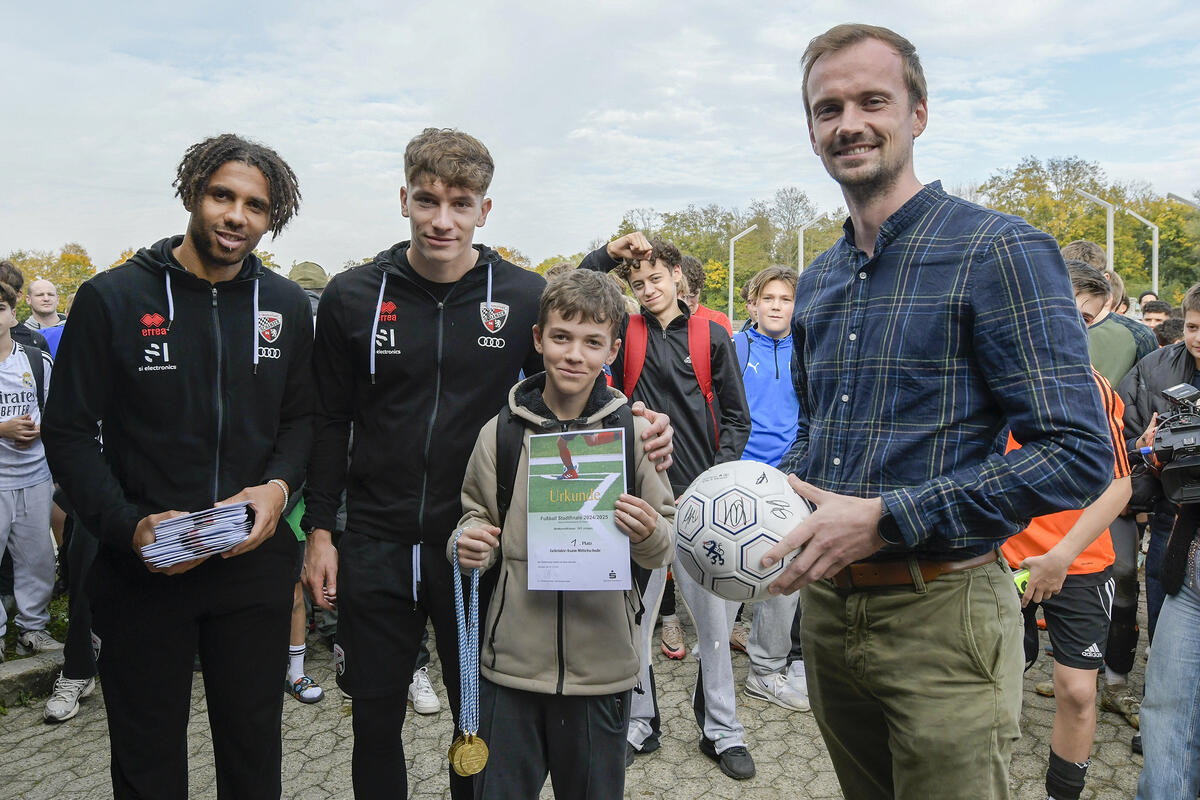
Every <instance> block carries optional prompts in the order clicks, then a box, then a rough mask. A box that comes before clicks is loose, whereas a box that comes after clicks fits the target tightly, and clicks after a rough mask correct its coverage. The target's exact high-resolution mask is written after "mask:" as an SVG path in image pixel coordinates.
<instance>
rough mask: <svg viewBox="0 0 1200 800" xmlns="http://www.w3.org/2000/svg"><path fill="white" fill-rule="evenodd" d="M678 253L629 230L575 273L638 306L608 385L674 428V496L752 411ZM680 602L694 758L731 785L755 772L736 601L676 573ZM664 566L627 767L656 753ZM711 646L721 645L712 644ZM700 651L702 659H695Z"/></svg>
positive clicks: (731, 455)
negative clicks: (699, 313) (739, 698)
mask: <svg viewBox="0 0 1200 800" xmlns="http://www.w3.org/2000/svg"><path fill="white" fill-rule="evenodd" d="M681 260H682V256H681V255H680V252H679V249H678V248H676V247H675V245H673V244H671V243H670V242H664V241H660V240H658V239H655V240H647V239H646V237H645V236H644V235H643V234H642V233H640V232H635V233H631V234H628V235H626V236H622V237H620V238H619V239H616V240H614V241H612V242H609V243H608V245H607V246H605V247H603V248H600V249H598V250H596V251H595V252H593V253H590V254H589V255H588V256H587V257H586V258H584V260H583V262H582V263H581V264H580V267H581V268H585V269H593V270H597V271H603V272H607V271H611V270H616V271H617V274H618V275H620V277H622V278H624V279H625V280H626V281H627V282H628V283H629V286H630V288H631V289H632V290H633V295H634V297H635V298H636V299H637V301H638V303H640V304H641V313H639V314H631V315H630V316H629V317H628V319H627V320H626V322H625V324H623V325H622V326H621V331H620V334H621V349H620V352H619V353H618V354H617V357H616V360H615V361H614V362H613V365H612V375H613V385H614V386H615V387H616V388H618V389H620V390H621V391H622V392H624V393H625V395H626V396H627V397H628V398H629V399H630V401H631V402H632V401H635V400H641V401H643V402H645V403H646V404H647V405H648V406H652V407H653V408H655V409H656V410H659V411H663V412H666V413H667V414H668V415H669V416H670V418H671V424H672V426H673V427H674V429H675V438H674V444H675V451H674V458H675V463H674V464H673V465H672V466H671V468H670V469H669V470H668V472H667V476H668V478H669V479H670V482H671V488H672V491H674V493H675V495H676V497H678V496H679V495H680V494H682V493H683V491H684V490H685V489H687V487H688V485H689V484H690V483H691V482H692V481H693V480H695V479H696V477H697V476H698V475H699V474H700V473H701V472H703V471H704V470H706V469H708V468H709V467H711V466H713V465H714V464H719V463H723V462H726V461H736V460H738V459H739V458H741V455H742V448H744V447H745V445H746V440H747V438H748V437H749V435H750V411H749V408H748V407H747V405H746V395H745V392H744V390H743V389H742V377H741V373H740V370H739V369H738V366H737V359H736V357H735V354H734V351H733V345H732V342H731V341H730V339H729V334H728V333H726V331H725V329H724V328H722V327H721V326H720V325H718V324H717V323H715V322H712V321H710V320H705V319H700V318H697V317H693V316H691V314H690V313H689V312H688V307H687V305H686V304H685V303H684V302H683V301H682V299H681V298H680V297H679V295H678V284H679V282H680V280H681V279H682V277H683V275H682V271H681V269H680V262H681ZM675 579H676V581H677V582H678V584H679V588H680V591H681V592H682V594H683V599H684V601H685V602H686V603H687V605H688V610H689V611H690V612H691V614H692V618H693V620H694V621H695V623H696V632H697V636H698V638H699V640H700V643H701V646H700V647H698V648H697V650H696V658H697V660H699V661H700V669H699V670H698V671H697V678H696V690H695V693H694V695H693V705H694V708H695V712H696V723H697V724H698V725H699V726H700V728H701V730H702V735H701V737H700V751H701V752H702V753H704V754H705V755H706V756H708V757H709V758H711V759H712V760H713V761H716V762H717V763H718V764H719V765H720V766H721V771H722V772H724V773H725V774H726V775H729V776H730V777H732V778H736V779H742V778H749V777H752V776H753V775H754V760H753V759H752V758H751V757H750V753H749V751H747V750H746V746H745V732H744V730H743V728H742V725H741V723H739V722H738V720H737V714H736V709H735V697H736V693H737V692H736V687H735V685H734V682H733V665H732V662H731V661H730V655H729V648H728V646H727V643H728V642H729V635H730V632H731V631H732V628H733V617H734V614H735V613H736V611H737V603H731V602H728V601H726V600H722V599H721V598H719V597H717V596H715V595H712V594H709V593H708V592H706V591H705V590H703V589H701V588H700V587H699V586H698V585H697V584H696V583H695V582H694V581H692V580H691V579H690V578H688V577H687V576H686V574H684V573H677V574H676V575H675ZM665 581H666V569H665V568H663V569H658V570H654V571H653V572H652V573H651V576H650V579H649V582H648V583H647V588H646V590H645V594H644V597H643V604H644V606H645V608H646V609H647V611H648V612H651V613H648V614H646V615H645V616H644V617H643V619H644V620H645V623H644V625H643V627H644V630H643V631H642V659H643V665H642V674H641V676H640V688H641V690H642V693H635V694H634V697H633V702H632V709H631V712H632V713H631V719H630V723H629V735H628V741H629V750H628V751H627V754H626V760H627V762H629V761H632V758H633V755H634V753H635V752H641V753H648V752H651V751H653V750H656V749H658V747H659V717H658V708H657V703H656V701H655V698H654V680H653V675H652V670H651V669H650V659H649V635H650V632H649V629H650V628H652V627H653V620H654V619H655V618H656V617H657V609H658V603H659V601H660V599H661V594H662V588H663V585H664V583H665ZM712 642H719V643H720V644H721V646H720V647H713V646H711V644H710V643H712ZM701 652H703V657H701Z"/></svg>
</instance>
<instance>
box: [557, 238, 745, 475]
mask: <svg viewBox="0 0 1200 800" xmlns="http://www.w3.org/2000/svg"><path fill="white" fill-rule="evenodd" d="M618 263H619V262H617V261H614V260H613V259H612V258H611V257H609V255H608V252H607V250H606V249H605V248H603V247H601V248H599V249H597V250H595V251H593V252H591V253H589V254H588V255H587V256H585V257H584V259H583V261H582V262H580V264H579V268H580V269H591V270H595V271H597V272H608V271H610V270H613V269H615V268H616V267H617V265H618ZM678 302H679V308H680V311H682V313H681V314H680V315H679V316H677V317H675V319H673V320H671V322H670V323H669V324H668V325H667V329H666V330H663V328H662V325H661V324H659V321H658V318H657V317H655V316H654V315H653V314H651V313H650V312H649V311H648V310H646V309H645V308H643V309H642V317H644V318H645V320H646V334H647V335H646V361H645V363H644V364H643V366H642V373H641V375H640V376H639V377H638V382H637V386H635V387H634V389H633V396H632V397H630V398H629V401H630V402H631V403H632V402H634V401H637V400H641V401H642V402H643V403H645V404H646V407H647V408H651V409H653V410H655V411H662V412H666V414H667V415H668V416H670V418H671V427H672V428H674V429H675V437H674V440H673V444H674V448H673V453H672V458H673V459H674V463H673V464H672V465H671V468H670V469H669V470H667V475H668V476H669V477H670V480H671V488H672V489H674V490H675V491H676V492H677V493H678V492H682V491H683V490H684V489H686V488H687V487H688V486H689V485H690V484H691V482H692V481H694V480H695V479H696V477H697V476H698V475H699V474H700V473H701V472H704V470H706V469H708V468H709V467H711V466H713V465H714V464H723V463H725V462H726V461H737V460H738V459H739V458H741V457H742V450H744V449H745V447H746V442H747V440H749V438H750V407H749V406H748V405H747V404H746V390H745V388H744V387H743V386H742V372H741V369H740V368H739V367H738V364H737V354H736V353H735V352H734V349H733V340H732V339H730V338H729V334H728V333H727V332H726V331H725V329H724V328H722V327H721V326H720V325H718V324H717V323H715V322H712V321H711V320H709V345H708V351H709V360H710V362H711V364H712V390H713V396H714V399H713V410H714V411H715V413H716V415H717V425H718V430H713V416H712V413H710V412H709V410H708V404H707V403H705V402H704V396H703V395H702V394H701V393H700V385H699V384H698V383H697V382H696V373H695V372H694V371H693V370H692V361H691V354H690V353H689V349H688V316H689V314H688V310H687V306H686V305H685V304H684V303H683V302H682V301H678ZM628 326H629V319H628V317H626V318H625V320H624V321H623V322H622V323H621V331H620V332H621V350H620V352H619V353H617V358H616V360H615V361H614V362H613V365H612V376H613V386H615V387H617V388H618V389H620V390H621V391H625V386H624V370H625V346H626V337H625V331H626V329H627V328H628ZM718 435H719V439H718Z"/></svg>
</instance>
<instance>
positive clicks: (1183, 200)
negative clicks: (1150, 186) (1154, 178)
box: [1167, 192, 1200, 211]
mask: <svg viewBox="0 0 1200 800" xmlns="http://www.w3.org/2000/svg"><path fill="white" fill-rule="evenodd" d="M1167 199H1168V200H1174V201H1175V202H1176V203H1183V204H1184V205H1185V206H1190V207H1191V208H1194V209H1196V210H1197V211H1200V203H1197V202H1195V201H1194V200H1188V199H1187V198H1186V197H1180V196H1179V195H1177V194H1174V193H1173V192H1167Z"/></svg>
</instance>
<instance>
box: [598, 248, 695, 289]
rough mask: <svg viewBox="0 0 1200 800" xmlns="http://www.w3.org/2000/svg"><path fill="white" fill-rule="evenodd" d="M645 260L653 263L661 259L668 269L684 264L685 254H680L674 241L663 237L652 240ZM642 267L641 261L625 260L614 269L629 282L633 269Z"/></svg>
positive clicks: (622, 278) (618, 275)
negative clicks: (665, 239) (648, 255)
mask: <svg viewBox="0 0 1200 800" xmlns="http://www.w3.org/2000/svg"><path fill="white" fill-rule="evenodd" d="M644 260H645V261H647V262H649V263H651V264H653V263H654V262H656V261H661V262H663V263H664V264H666V265H667V269H668V270H673V269H675V267H682V266H683V256H682V255H681V254H680V252H679V248H678V247H676V246H675V243H674V242H668V241H664V240H662V239H651V240H650V257H649V258H647V259H644ZM640 268H641V262H639V261H629V260H624V261H622V262H621V263H620V264H618V265H617V267H616V268H615V269H614V270H613V271H614V272H616V273H617V277H619V278H620V279H621V280H623V281H625V282H626V283H628V282H629V280H630V276H631V274H632V273H633V270H635V269H640ZM681 272H682V270H681Z"/></svg>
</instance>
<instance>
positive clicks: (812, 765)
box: [0, 612, 1145, 800]
mask: <svg viewBox="0 0 1200 800" xmlns="http://www.w3.org/2000/svg"><path fill="white" fill-rule="evenodd" d="M681 616H682V617H683V619H684V621H685V635H686V637H687V639H688V641H694V638H693V632H692V631H691V629H690V628H689V627H687V618H686V614H683V615H681ZM1143 616H1144V612H1143ZM1143 630H1145V627H1144V620H1143ZM1044 638H1045V637H1043V639H1044ZM1143 644H1144V639H1143ZM654 658H655V671H656V675H657V676H658V677H657V680H658V686H659V689H660V704H661V707H662V721H663V746H662V749H661V750H659V751H658V752H656V753H653V754H650V755H646V756H638V758H637V760H636V761H635V762H634V765H633V766H632V767H631V768H630V769H629V772H628V777H627V779H626V796H627V797H629V798H651V797H666V796H670V797H671V798H672V800H690V799H691V798H701V797H705V798H709V797H711V798H738V800H757V799H758V798H763V799H764V800H765V799H768V798H788V799H789V800H791V798H838V797H841V796H842V794H841V791H840V790H839V788H838V783H837V778H836V777H835V775H834V772H833V767H832V765H831V764H830V762H829V758H828V757H827V756H826V754H825V748H824V745H823V743H822V742H821V737H820V734H819V733H818V731H817V726H816V723H815V722H813V718H812V715H811V714H808V713H795V712H789V711H786V710H785V709H783V708H780V707H779V706H776V705H773V704H770V703H767V702H764V701H761V700H756V699H752V698H748V697H746V696H745V695H743V694H739V696H738V714H739V717H740V719H741V721H742V723H743V724H744V725H745V727H746V739H747V744H748V746H749V748H750V752H751V754H752V755H753V756H754V759H755V762H756V763H757V766H758V775H757V777H755V778H753V779H751V780H748V781H734V780H731V779H729V778H727V777H725V775H723V774H722V773H721V771H720V770H719V769H718V767H717V765H716V764H714V763H713V762H711V761H709V760H708V759H706V758H705V757H704V756H702V755H701V754H700V752H699V751H698V750H697V745H696V743H697V740H698V731H697V728H696V724H695V721H694V719H693V718H692V713H691V703H690V698H691V687H692V685H693V683H694V681H695V676H696V662H695V660H694V659H693V658H692V657H691V656H690V655H689V656H688V657H687V658H686V659H684V660H683V661H668V660H667V659H666V658H664V657H663V656H662V655H660V654H655V656H654ZM733 663H734V672H735V677H737V679H738V680H739V681H744V680H745V677H746V673H747V671H748V669H749V661H748V659H747V657H746V656H745V655H743V654H741V653H736V654H735V655H734V662H733ZM308 666H309V671H310V674H312V675H313V677H315V678H316V679H317V680H318V681H319V682H320V683H321V685H322V686H323V687H324V688H325V691H326V697H325V699H324V700H323V701H322V702H320V703H317V704H315V705H303V704H301V703H298V702H296V701H295V700H293V699H291V698H290V697H289V698H285V705H284V720H283V796H284V797H285V798H300V799H302V800H318V798H351V797H352V796H353V793H352V792H351V789H350V750H351V741H352V740H351V720H350V716H349V712H350V706H349V702H348V701H346V700H344V699H343V697H342V695H341V692H339V691H338V689H337V686H336V684H335V683H334V680H333V676H332V670H331V667H332V662H331V656H330V653H329V650H328V648H326V647H325V645H324V644H322V643H320V642H319V641H318V640H317V639H316V638H315V637H314V638H311V639H310V641H309V660H308ZM1144 668H1145V661H1144V659H1143V658H1140V657H1139V659H1138V663H1137V666H1136V667H1135V671H1134V674H1133V675H1132V676H1130V678H1131V682H1132V688H1133V689H1134V691H1135V692H1136V694H1137V695H1138V696H1139V697H1140V696H1141V691H1142V679H1143V671H1144ZM430 674H431V678H432V679H433V683H434V686H435V687H436V688H437V689H438V694H439V696H440V697H441V699H442V710H441V712H440V713H439V714H436V715H431V716H420V715H418V714H415V713H413V712H412V711H411V709H410V711H409V715H408V720H407V722H406V724H405V738H404V746H405V753H406V756H407V758H408V769H409V786H410V795H411V796H412V797H414V798H444V797H446V798H448V797H449V796H450V795H449V790H448V789H447V778H446V749H447V748H448V747H449V745H450V730H451V727H452V723H451V717H450V711H449V708H448V706H447V704H446V700H445V691H444V690H443V689H442V687H441V685H440V679H441V676H440V673H439V669H438V662H437V657H436V655H435V656H434V662H433V664H432V665H431V667H430ZM196 677H197V679H196V681H195V683H194V686H193V690H192V717H191V722H190V725H189V728H188V749H189V752H190V754H191V775H190V787H191V791H190V796H191V797H194V798H215V797H216V785H215V780H214V773H213V766H212V746H211V744H210V743H209V741H208V720H207V716H206V709H205V702H204V688H203V681H202V680H201V679H200V677H199V675H197V676H196ZM1049 678H1050V659H1049V658H1048V657H1046V656H1043V657H1042V658H1040V659H1039V661H1038V664H1037V665H1036V666H1035V667H1034V668H1033V669H1032V670H1030V672H1029V673H1028V674H1027V675H1026V678H1025V693H1024V701H1025V702H1024V710H1023V712H1022V732H1023V736H1022V738H1021V740H1020V741H1019V742H1018V743H1017V745H1016V749H1015V753H1014V756H1013V763H1012V785H1013V797H1014V798H1019V799H1020V800H1026V799H1027V798H1036V800H1041V799H1042V798H1044V797H1045V788H1044V783H1043V781H1044V776H1045V765H1046V757H1047V752H1048V750H1049V742H1050V727H1051V723H1052V721H1053V717H1054V700H1053V699H1051V698H1045V697H1040V696H1038V695H1037V694H1035V693H1034V691H1033V685H1034V683H1035V682H1036V681H1044V680H1049ZM740 685H741V683H739V686H740ZM1132 734H1133V729H1132V728H1130V727H1129V726H1128V725H1126V724H1125V722H1124V721H1123V720H1122V719H1121V718H1119V717H1117V716H1116V715H1114V714H1109V713H1106V712H1099V724H1098V728H1097V732H1096V745H1095V747H1094V748H1093V756H1092V766H1091V769H1090V770H1089V771H1088V786H1087V789H1086V790H1085V791H1084V794H1083V797H1084V798H1085V800H1087V799H1091V800H1101V799H1102V800H1118V798H1119V799H1120V800H1128V798H1132V797H1133V796H1134V794H1135V790H1136V786H1137V776H1138V773H1139V772H1140V770H1141V767H1142V758H1141V756H1135V755H1132V754H1131V753H1130V747H1129V742H1130V738H1131V736H1132ZM0 753H2V754H3V757H2V758H0V798H22V800H82V799H83V798H87V799H88V800H93V799H94V798H105V797H112V791H111V786H110V784H109V775H108V742H107V727H106V724H105V719H104V701H103V698H102V696H101V693H100V692H99V691H97V692H96V693H95V694H93V695H92V697H90V698H88V699H86V700H84V701H83V706H82V710H81V711H80V713H79V715H78V716H77V717H76V718H75V719H73V720H70V721H69V722H66V723H64V724H62V725H55V726H51V725H46V724H44V723H43V722H42V701H41V700H35V701H32V702H31V703H29V704H27V705H26V706H23V707H17V708H10V709H9V710H8V713H7V715H5V716H0ZM552 796H553V795H552V793H551V791H550V788H549V786H547V788H546V789H545V791H543V792H542V797H543V798H550V797H552Z"/></svg>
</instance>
